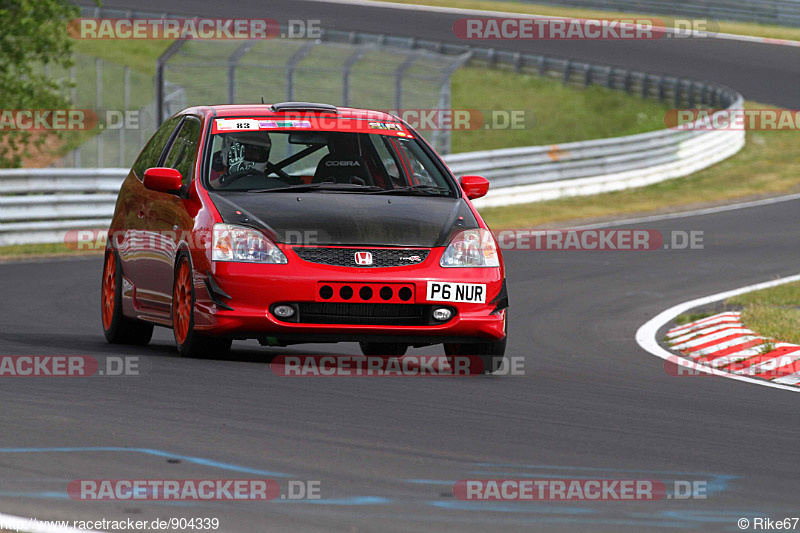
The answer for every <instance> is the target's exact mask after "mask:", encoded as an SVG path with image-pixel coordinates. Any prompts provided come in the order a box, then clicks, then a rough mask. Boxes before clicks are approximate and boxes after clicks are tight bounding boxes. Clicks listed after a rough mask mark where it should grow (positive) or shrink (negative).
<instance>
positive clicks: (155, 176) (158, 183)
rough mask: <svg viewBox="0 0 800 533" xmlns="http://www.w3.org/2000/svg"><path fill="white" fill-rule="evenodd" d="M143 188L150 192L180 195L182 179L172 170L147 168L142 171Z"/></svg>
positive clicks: (178, 173) (179, 174)
mask: <svg viewBox="0 0 800 533" xmlns="http://www.w3.org/2000/svg"><path fill="white" fill-rule="evenodd" d="M144 186H145V187H146V188H148V189H150V190H151V191H158V192H165V193H167V194H175V195H180V194H181V187H182V186H183V177H182V176H181V173H180V172H178V171H177V170H175V169H174V168H166V167H153V168H148V169H147V170H145V171H144Z"/></svg>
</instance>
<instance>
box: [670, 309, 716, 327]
mask: <svg viewBox="0 0 800 533" xmlns="http://www.w3.org/2000/svg"><path fill="white" fill-rule="evenodd" d="M712 314H713V313H711V312H708V311H702V312H698V313H684V314H682V315H678V316H677V317H675V324H677V325H678V326H682V325H684V324H688V323H689V322H695V321H697V320H703V319H704V318H707V317H710V316H711V315H712Z"/></svg>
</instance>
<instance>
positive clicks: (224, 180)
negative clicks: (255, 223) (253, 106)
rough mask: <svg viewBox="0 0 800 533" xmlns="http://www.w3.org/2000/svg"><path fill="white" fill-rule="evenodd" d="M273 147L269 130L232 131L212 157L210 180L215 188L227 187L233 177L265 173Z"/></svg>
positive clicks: (223, 139)
mask: <svg viewBox="0 0 800 533" xmlns="http://www.w3.org/2000/svg"><path fill="white" fill-rule="evenodd" d="M271 149H272V140H271V139H270V137H269V133H267V132H241V133H238V132H237V133H230V134H227V135H225V136H224V137H223V138H222V147H221V148H220V150H219V151H218V152H216V153H215V154H214V156H213V159H212V164H211V174H210V181H211V185H212V186H213V187H214V188H220V187H225V186H226V185H229V184H230V183H231V181H232V180H231V179H230V178H231V177H243V176H244V175H247V174H249V172H247V171H249V170H251V169H252V170H251V172H252V173H253V174H257V173H262V174H263V173H264V171H265V170H266V168H267V164H268V161H269V153H270V150H271Z"/></svg>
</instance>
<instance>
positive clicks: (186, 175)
mask: <svg viewBox="0 0 800 533" xmlns="http://www.w3.org/2000/svg"><path fill="white" fill-rule="evenodd" d="M200 126H201V122H200V119H198V118H197V117H191V116H187V117H186V120H184V121H183V125H182V126H181V130H180V132H179V133H178V136H177V137H175V140H174V141H173V142H172V146H171V147H170V149H169V153H168V154H167V158H166V159H165V160H164V166H165V167H169V168H174V169H175V170H177V171H178V172H180V173H181V176H183V184H184V185H189V184H190V183H191V182H192V177H193V172H194V162H195V157H196V155H197V146H198V144H199V142H200Z"/></svg>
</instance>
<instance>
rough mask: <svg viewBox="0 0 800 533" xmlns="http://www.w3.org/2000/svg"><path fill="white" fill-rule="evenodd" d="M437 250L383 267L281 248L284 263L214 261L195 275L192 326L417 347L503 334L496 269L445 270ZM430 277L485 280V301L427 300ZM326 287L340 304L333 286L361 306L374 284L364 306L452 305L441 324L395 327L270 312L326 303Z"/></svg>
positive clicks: (272, 337) (235, 334) (269, 338)
mask: <svg viewBox="0 0 800 533" xmlns="http://www.w3.org/2000/svg"><path fill="white" fill-rule="evenodd" d="M442 252H443V249H433V250H431V253H430V254H429V256H428V257H427V258H426V259H425V261H423V262H422V263H420V264H417V265H413V266H402V267H388V268H357V267H340V266H331V265H324V264H318V263H310V262H307V261H303V260H301V259H300V258H299V257H297V256H296V255H295V254H294V253H293V252H292V251H291V250H284V253H286V255H287V257H288V259H289V263H288V264H286V265H262V264H252V263H235V262H214V263H212V265H211V268H212V270H211V271H207V272H196V273H195V280H196V282H195V294H196V304H195V307H196V309H195V328H196V329H197V330H199V331H201V332H203V333H204V334H208V335H221V336H228V337H232V338H239V339H244V338H257V339H260V340H262V342H267V343H270V344H290V343H296V342H340V341H376V342H380V341H382V342H403V343H407V344H418V345H422V344H436V343H441V342H479V341H491V340H499V339H502V338H503V337H504V336H505V331H506V328H505V320H506V312H505V306H506V305H507V295H506V292H505V285H504V279H503V271H502V268H499V267H498V268H443V267H441V266H439V260H440V257H441V253H442ZM429 281H436V282H450V283H470V284H482V285H485V286H486V294H485V302H484V303H463V302H433V301H428V300H427V286H428V282H429ZM326 284H327V285H330V286H332V287H333V288H334V289H336V292H337V296H336V297H334V298H332V300H334V301H336V300H338V301H342V300H341V299H340V298H338V291H339V289H341V288H342V287H346V286H352V287H353V288H354V289H355V294H354V295H353V296H352V302H359V303H364V302H365V301H364V300H361V299H359V294H358V289H359V288H360V287H363V286H374V287H375V289H376V290H375V294H374V295H373V297H372V298H371V299H369V300H367V301H366V303H373V304H379V305H384V306H385V305H405V306H408V307H414V306H416V307H420V308H423V307H424V308H425V309H427V311H425V312H429V311H430V309H431V307H432V306H446V307H450V308H453V309H454V310H455V316H453V317H452V318H451V319H450V320H448V321H446V322H444V323H438V322H437V321H434V320H429V319H428V318H427V317H426V319H425V320H423V321H422V323H416V324H404V325H393V324H388V323H382V324H365V323H335V324H333V323H308V322H304V323H300V322H294V321H291V320H287V319H279V318H278V317H276V316H275V315H274V314H273V313H272V311H271V310H272V309H273V307H274V305H275V304H287V303H288V304H293V305H296V304H303V303H309V304H310V303H322V302H325V300H323V299H322V297H321V296H320V287H321V286H322V285H326ZM383 286H391V287H393V288H395V289H397V290H398V292H395V296H393V297H392V298H391V299H390V300H381V299H380V296H379V294H378V293H379V288H380V287H383ZM402 287H409V288H411V289H412V291H413V295H412V296H411V297H410V298H409V299H407V300H403V301H400V300H398V297H397V294H399V288H402ZM223 295H224V296H223ZM406 295H407V293H404V296H406ZM306 307H307V306H306Z"/></svg>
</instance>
